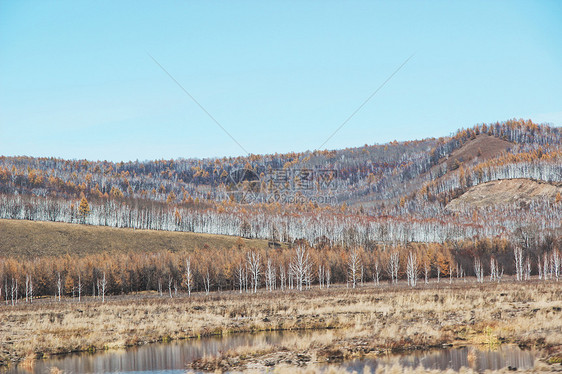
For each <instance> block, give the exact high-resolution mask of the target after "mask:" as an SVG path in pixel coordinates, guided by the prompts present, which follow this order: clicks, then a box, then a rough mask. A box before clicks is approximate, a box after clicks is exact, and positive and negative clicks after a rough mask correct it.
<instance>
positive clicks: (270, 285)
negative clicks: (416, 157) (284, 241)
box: [265, 259, 277, 292]
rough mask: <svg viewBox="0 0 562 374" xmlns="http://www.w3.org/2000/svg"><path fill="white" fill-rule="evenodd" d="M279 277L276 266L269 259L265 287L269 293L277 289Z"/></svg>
mask: <svg viewBox="0 0 562 374" xmlns="http://www.w3.org/2000/svg"><path fill="white" fill-rule="evenodd" d="M276 278H277V276H276V274H275V265H273V263H272V261H271V259H267V269H266V271H265V285H266V288H267V289H268V290H269V292H271V291H273V290H274V289H275V284H276V283H277V279H276Z"/></svg>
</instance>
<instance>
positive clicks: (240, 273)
mask: <svg viewBox="0 0 562 374" xmlns="http://www.w3.org/2000/svg"><path fill="white" fill-rule="evenodd" d="M244 271H245V269H244V264H243V263H242V262H239V263H238V268H237V269H236V275H237V278H238V286H239V288H240V293H242V290H243V289H244V278H245V274H244Z"/></svg>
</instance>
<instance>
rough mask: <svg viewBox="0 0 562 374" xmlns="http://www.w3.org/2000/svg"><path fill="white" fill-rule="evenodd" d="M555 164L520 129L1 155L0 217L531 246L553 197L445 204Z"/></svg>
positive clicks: (556, 141) (538, 130) (555, 232)
mask: <svg viewBox="0 0 562 374" xmlns="http://www.w3.org/2000/svg"><path fill="white" fill-rule="evenodd" d="M492 140H494V141H495V142H496V143H494V142H493V141H492ZM500 142H501V143H500ZM561 158H562V149H561V133H560V130H559V129H558V128H554V127H550V126H547V125H537V124H534V123H532V122H531V121H525V120H510V121H506V122H503V123H495V124H482V125H476V126H474V127H473V128H470V129H463V130H459V131H458V132H457V133H456V134H454V135H452V136H450V137H444V138H439V139H425V140H420V141H410V142H392V143H389V144H384V145H371V146H370V145H365V146H363V147H359V148H351V149H343V150H337V151H314V152H304V153H289V154H274V155H250V156H248V157H236V158H220V159H203V160H198V159H178V160H157V161H144V162H139V161H135V162H127V163H125V162H121V163H112V162H107V161H87V160H60V159H54V158H30V157H1V158H0V218H8V219H27V220H45V221H57V222H70V223H85V224H91V225H103V226H111V227H130V228H142V229H154V230H171V231H192V232H198V233H211V234H226V235H234V236H242V237H246V238H262V239H268V240H273V241H283V242H287V243H290V242H293V241H295V240H299V239H304V240H306V241H307V242H308V243H309V244H311V245H315V244H318V243H321V242H328V243H330V244H332V245H342V246H363V247H365V248H373V246H374V245H376V244H377V243H381V242H386V243H395V244H396V243H400V244H407V243H409V242H437V243H443V242H446V241H451V240H461V239H467V238H470V239H479V238H495V237H499V238H512V239H513V236H514V235H516V234H517V233H518V234H517V235H518V236H521V232H524V233H528V234H529V235H531V236H532V237H531V238H528V239H525V240H526V241H527V242H528V241H534V242H539V241H543V240H544V239H545V238H546V237H548V236H553V237H558V236H559V235H560V228H561V227H560V222H562V220H561V218H562V215H561V213H562V211H561V208H562V205H561V200H562V199H561V198H560V196H557V197H555V198H553V199H540V200H536V201H532V202H531V203H530V204H526V205H521V204H519V203H518V202H513V204H512V205H511V206H509V205H505V204H504V205H501V206H496V207H487V208H481V207H474V206H469V205H467V206H464V207H463V209H461V210H460V211H459V210H458V209H457V211H455V212H451V211H450V210H449V209H447V204H448V203H449V202H450V201H452V200H454V199H455V198H457V197H458V196H460V195H462V194H463V193H464V192H466V191H467V190H469V189H470V188H471V187H473V186H476V185H479V184H482V183H486V182H489V181H494V180H501V179H513V178H526V179H532V180H537V181H543V182H548V183H559V182H562V162H561V161H562V160H561Z"/></svg>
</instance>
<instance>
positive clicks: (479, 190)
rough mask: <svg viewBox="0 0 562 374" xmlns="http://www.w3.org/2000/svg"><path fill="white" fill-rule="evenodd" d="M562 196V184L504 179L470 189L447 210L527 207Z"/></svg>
mask: <svg viewBox="0 0 562 374" xmlns="http://www.w3.org/2000/svg"><path fill="white" fill-rule="evenodd" d="M560 194H562V184H560V183H558V184H556V185H555V184H550V183H546V182H541V181H534V180H530V179H503V180H496V181H492V182H488V183H482V184H479V185H476V186H474V187H472V188H470V189H469V190H468V191H467V192H465V193H464V194H462V195H461V196H460V197H458V198H456V199H453V200H452V201H451V202H450V203H449V204H447V207H446V209H448V210H451V211H459V210H462V209H466V207H467V206H468V207H478V208H485V207H495V206H498V205H509V204H517V205H519V206H522V207H523V206H525V205H528V204H530V203H532V202H535V201H540V202H543V203H544V202H551V203H554V202H556V199H557V198H558V199H560Z"/></svg>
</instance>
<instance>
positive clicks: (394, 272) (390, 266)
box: [386, 250, 400, 283]
mask: <svg viewBox="0 0 562 374" xmlns="http://www.w3.org/2000/svg"><path fill="white" fill-rule="evenodd" d="M399 267H400V255H399V254H398V251H396V250H395V251H393V252H391V253H390V257H389V258H388V263H387V269H386V271H387V272H388V275H389V276H390V278H391V280H392V283H397V282H398V269H399Z"/></svg>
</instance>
